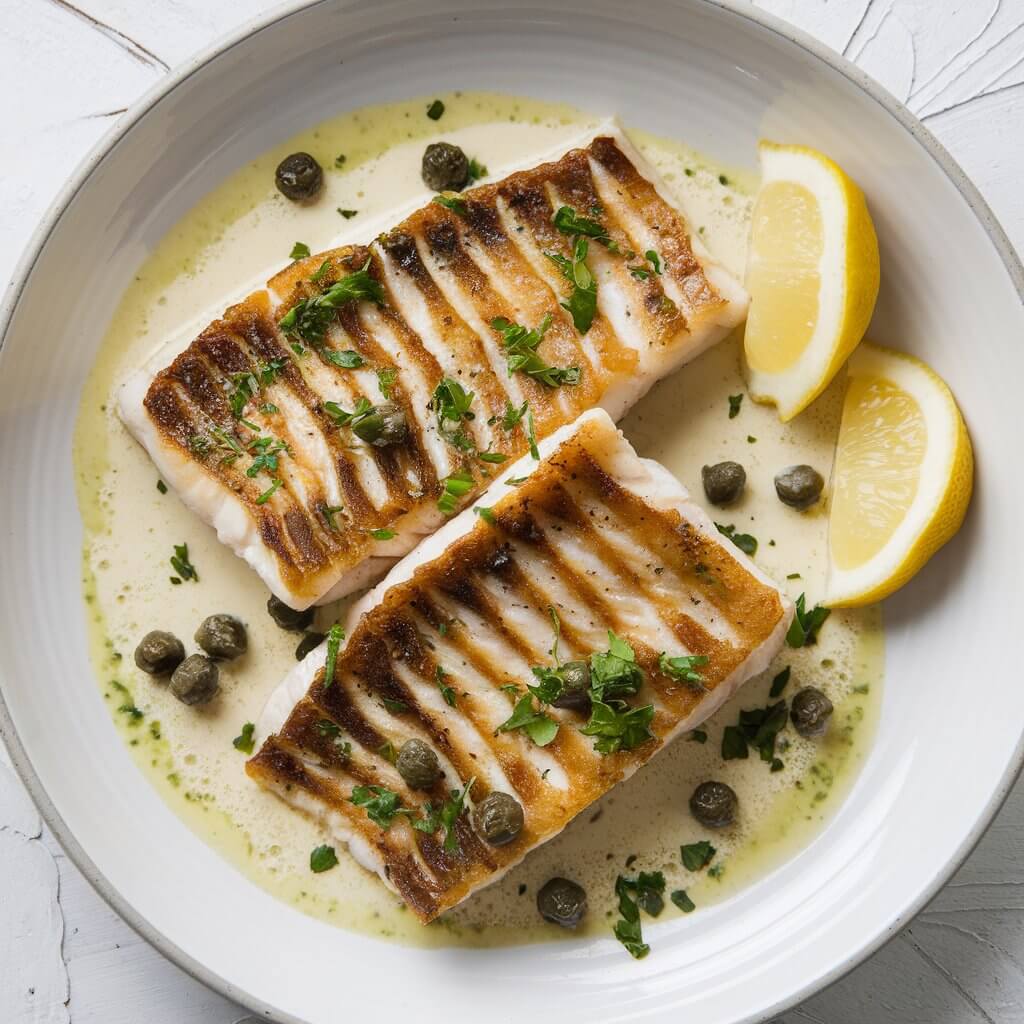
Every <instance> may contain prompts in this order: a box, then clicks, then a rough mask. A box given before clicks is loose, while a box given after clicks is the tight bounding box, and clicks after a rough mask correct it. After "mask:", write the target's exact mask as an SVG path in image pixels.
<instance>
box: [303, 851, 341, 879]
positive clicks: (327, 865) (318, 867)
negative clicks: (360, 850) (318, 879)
mask: <svg viewBox="0 0 1024 1024" xmlns="http://www.w3.org/2000/svg"><path fill="white" fill-rule="evenodd" d="M337 863H338V855H337V854H336V853H335V852H334V847H333V846H327V845H326V844H324V845H323V846H318V847H317V848H316V849H315V850H314V851H313V852H312V853H311V854H310V855H309V870H310V871H312V872H314V874H317V875H319V874H320V872H321V871H328V870H330V869H331V868H333V867H334V865H335V864H337Z"/></svg>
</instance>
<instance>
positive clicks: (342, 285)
mask: <svg viewBox="0 0 1024 1024" xmlns="http://www.w3.org/2000/svg"><path fill="white" fill-rule="evenodd" d="M321 269H323V268H321ZM318 273H319V272H318ZM359 299H366V300H368V301H370V302H375V303H376V304H377V305H378V306H381V305H383V304H384V289H383V287H382V286H381V283H380V282H379V281H377V280H376V279H375V278H373V277H372V276H371V275H370V260H369V259H367V261H366V262H365V263H364V264H363V265H362V267H360V269H359V270H356V271H353V272H352V273H351V274H348V275H347V276H346V277H343V278H342V279H341V280H340V281H336V282H335V283H334V284H332V285H331V286H330V288H328V289H327V290H326V291H325V292H322V293H321V294H320V295H317V296H314V297H313V298H311V299H302V300H301V301H300V302H297V303H296V304H295V305H294V306H292V308H291V309H290V310H288V312H287V313H285V315H284V316H283V317H282V318H281V321H280V323H279V325H278V326H279V327H280V328H281V330H282V331H283V332H284V333H285V334H287V335H288V336H289V337H295V338H301V339H302V340H303V341H308V342H311V343H316V342H319V341H321V340H322V339H323V336H324V334H325V333H326V332H327V328H328V327H329V326H330V325H331V322H332V321H333V320H334V316H335V314H336V313H337V311H338V310H339V309H340V308H341V307H342V306H344V305H345V304H346V303H348V302H355V301H357V300H359Z"/></svg>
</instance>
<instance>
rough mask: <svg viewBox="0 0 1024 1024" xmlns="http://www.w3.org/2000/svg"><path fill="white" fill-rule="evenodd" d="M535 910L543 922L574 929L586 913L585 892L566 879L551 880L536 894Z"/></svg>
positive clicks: (579, 886) (581, 887) (580, 886)
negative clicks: (538, 912)
mask: <svg viewBox="0 0 1024 1024" xmlns="http://www.w3.org/2000/svg"><path fill="white" fill-rule="evenodd" d="M537 909H538V910H539V911H540V916H541V917H543V918H544V920H545V921H550V922H551V923H552V924H558V925H561V926H562V927H563V928H575V927H576V926H577V925H578V924H579V923H580V921H582V920H583V918H584V915H585V914H586V913H587V892H586V890H585V889H584V888H583V886H582V885H578V884H577V883H576V882H573V881H570V880H569V879H568V878H551V879H549V880H548V881H546V882H545V883H544V884H543V885H542V886H541V887H540V890H539V891H538V892H537Z"/></svg>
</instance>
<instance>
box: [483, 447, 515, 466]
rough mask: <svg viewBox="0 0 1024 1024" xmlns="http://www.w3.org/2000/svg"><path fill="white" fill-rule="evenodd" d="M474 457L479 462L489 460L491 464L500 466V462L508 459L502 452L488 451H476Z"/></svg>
mask: <svg viewBox="0 0 1024 1024" xmlns="http://www.w3.org/2000/svg"><path fill="white" fill-rule="evenodd" d="M476 457H477V458H478V459H479V460H480V461H481V462H489V463H491V464H492V465H495V466H500V465H501V463H503V462H505V461H506V460H507V459H508V456H507V455H504V454H503V453H502V452H489V451H488V452H477V453H476Z"/></svg>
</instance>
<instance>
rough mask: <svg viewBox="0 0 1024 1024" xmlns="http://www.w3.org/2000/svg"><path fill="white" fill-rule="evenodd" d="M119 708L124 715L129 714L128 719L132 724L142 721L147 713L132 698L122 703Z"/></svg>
mask: <svg viewBox="0 0 1024 1024" xmlns="http://www.w3.org/2000/svg"><path fill="white" fill-rule="evenodd" d="M117 710H118V711H119V712H120V713H121V714H122V715H127V716H128V721H129V723H130V724H131V725H138V723H139V722H141V721H142V719H143V718H145V715H146V713H145V712H144V711H141V710H140V709H139V708H137V707H136V706H135V702H134V701H130V700H129V701H125V702H124V704H122V705H121V706H120V707H119V708H118V709H117Z"/></svg>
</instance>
